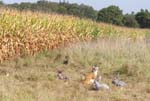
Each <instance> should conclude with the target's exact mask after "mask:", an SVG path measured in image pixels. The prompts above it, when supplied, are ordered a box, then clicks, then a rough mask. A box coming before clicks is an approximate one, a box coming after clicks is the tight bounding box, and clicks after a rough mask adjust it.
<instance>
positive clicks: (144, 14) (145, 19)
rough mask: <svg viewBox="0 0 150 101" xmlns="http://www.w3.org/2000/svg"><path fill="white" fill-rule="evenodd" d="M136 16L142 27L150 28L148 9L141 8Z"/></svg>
mask: <svg viewBox="0 0 150 101" xmlns="http://www.w3.org/2000/svg"><path fill="white" fill-rule="evenodd" d="M135 17H136V20H137V21H138V23H139V24H140V27H141V28H150V12H149V11H148V10H143V9H141V11H140V12H138V13H137V14H136V15H135Z"/></svg>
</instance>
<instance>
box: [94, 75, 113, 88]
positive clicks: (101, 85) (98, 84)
mask: <svg viewBox="0 0 150 101" xmlns="http://www.w3.org/2000/svg"><path fill="white" fill-rule="evenodd" d="M101 79H102V77H101V76H99V77H97V78H96V79H95V80H94V82H93V84H92V88H93V89H94V90H100V89H105V90H110V87H109V86H108V85H107V84H105V83H102V82H101Z"/></svg>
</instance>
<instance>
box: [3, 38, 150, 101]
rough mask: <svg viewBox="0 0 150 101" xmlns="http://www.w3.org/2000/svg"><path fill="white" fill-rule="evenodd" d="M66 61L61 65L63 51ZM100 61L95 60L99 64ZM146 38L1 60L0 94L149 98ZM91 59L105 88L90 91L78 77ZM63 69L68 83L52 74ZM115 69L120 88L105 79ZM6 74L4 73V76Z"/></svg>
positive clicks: (7, 99)
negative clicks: (106, 86)
mask: <svg viewBox="0 0 150 101" xmlns="http://www.w3.org/2000/svg"><path fill="white" fill-rule="evenodd" d="M66 55H67V56H69V64H68V65H63V64H62V63H63V60H64V57H65V56H66ZM99 63H101V65H100V64H99ZM149 63H150V43H149V42H148V41H140V42H139V41H132V40H126V39H117V38H116V39H104V38H102V39H99V40H98V41H94V42H87V43H78V44H74V45H71V46H69V47H66V48H61V49H57V50H51V51H49V52H48V51H45V52H42V53H40V54H38V55H36V56H32V57H29V56H28V57H24V58H18V59H16V60H14V61H8V62H7V61H6V62H3V63H2V64H1V66H0V67H1V68H0V71H1V73H0V78H1V79H0V84H1V86H0V99H1V100H4V101H12V100H13V101H20V100H21V101H37V100H38V101H60V100H61V101H99V100H102V101H149V99H150V96H149V95H150V85H149V83H150V64H149ZM93 64H97V65H98V66H99V67H100V69H99V75H102V76H103V81H104V82H106V83H108V85H109V86H110V87H111V89H112V90H111V91H110V92H109V91H104V90H102V91H93V90H90V89H89V88H86V87H84V86H83V85H82V83H81V82H80V80H81V77H82V74H83V73H86V72H88V71H89V70H90V67H91V66H92V65H93ZM58 69H62V70H64V73H65V74H66V75H67V76H68V77H69V81H68V82H64V81H61V80H58V79H56V71H57V70H58ZM116 72H120V74H121V78H122V80H124V81H125V82H127V83H128V86H127V87H125V88H122V89H121V88H117V87H115V86H114V85H112V84H111V80H112V78H113V77H114V75H115V74H116ZM8 74H9V75H8Z"/></svg>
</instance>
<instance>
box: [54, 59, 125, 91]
mask: <svg viewBox="0 0 150 101" xmlns="http://www.w3.org/2000/svg"><path fill="white" fill-rule="evenodd" d="M63 64H68V57H65V60H64V62H63ZM98 69H99V67H97V66H93V67H92V71H91V72H90V73H88V74H86V75H84V80H82V83H83V84H84V85H90V86H91V88H92V89H93V90H101V89H106V90H110V87H109V85H108V84H106V83H103V82H102V76H98ZM57 78H58V79H59V80H64V81H67V80H69V77H67V76H66V75H65V74H63V71H62V70H58V71H57ZM112 84H114V85H115V86H117V87H124V86H126V85H127V84H126V83H125V82H124V81H121V80H120V78H119V73H118V74H117V75H116V76H115V78H114V79H113V80H112Z"/></svg>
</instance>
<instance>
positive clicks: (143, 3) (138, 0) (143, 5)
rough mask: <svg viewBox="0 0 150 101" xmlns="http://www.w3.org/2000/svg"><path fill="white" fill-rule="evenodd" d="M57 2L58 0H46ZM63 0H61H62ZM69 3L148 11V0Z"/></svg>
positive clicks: (11, 0)
mask: <svg viewBox="0 0 150 101" xmlns="http://www.w3.org/2000/svg"><path fill="white" fill-rule="evenodd" d="M2 1H3V2H4V3H20V2H37V1H38V0H2ZM48 1H54V2H59V0H48ZM62 1H63V0H62ZM66 1H67V0H66ZM68 1H69V2H70V3H78V4H81V3H83V4H86V5H89V6H92V7H93V8H94V9H96V10H100V9H102V8H105V7H108V6H110V5H116V6H119V7H120V9H121V10H123V13H131V12H132V11H134V12H137V11H140V9H148V10H149V11H150V0H68Z"/></svg>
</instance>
